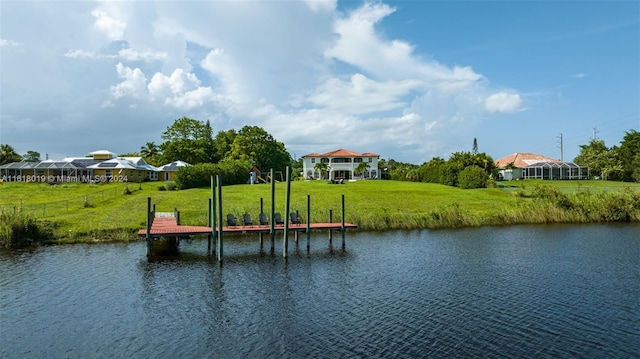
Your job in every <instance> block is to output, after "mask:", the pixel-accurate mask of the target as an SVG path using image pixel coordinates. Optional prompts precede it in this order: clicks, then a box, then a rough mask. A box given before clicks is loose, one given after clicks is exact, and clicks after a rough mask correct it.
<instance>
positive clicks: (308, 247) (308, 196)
mask: <svg viewBox="0 0 640 359" xmlns="http://www.w3.org/2000/svg"><path fill="white" fill-rule="evenodd" d="M310 249H311V195H309V194H308V195H307V252H308V251H309V250H310Z"/></svg>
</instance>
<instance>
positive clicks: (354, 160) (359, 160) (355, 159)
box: [353, 157, 362, 163]
mask: <svg viewBox="0 0 640 359" xmlns="http://www.w3.org/2000/svg"><path fill="white" fill-rule="evenodd" d="M353 162H354V163H360V162H362V158H360V157H358V158H354V159H353Z"/></svg>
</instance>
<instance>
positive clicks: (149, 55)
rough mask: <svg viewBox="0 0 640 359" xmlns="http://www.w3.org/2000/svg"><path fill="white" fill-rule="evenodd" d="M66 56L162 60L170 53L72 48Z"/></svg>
mask: <svg viewBox="0 0 640 359" xmlns="http://www.w3.org/2000/svg"><path fill="white" fill-rule="evenodd" d="M64 56H65V57H69V58H75V59H82V58H85V59H91V60H105V59H106V60H121V61H162V60H165V59H167V57H168V54H167V53H165V52H161V51H152V50H147V51H136V50H133V49H130V48H126V49H121V50H119V51H118V53H117V54H103V53H97V52H92V51H85V50H70V51H68V52H67V53H65V54H64Z"/></svg>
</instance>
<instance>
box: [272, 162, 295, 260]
mask: <svg viewBox="0 0 640 359" xmlns="http://www.w3.org/2000/svg"><path fill="white" fill-rule="evenodd" d="M286 172H287V173H286V179H287V180H286V191H285V196H284V238H283V240H282V257H283V258H285V259H286V258H287V252H288V251H289V201H290V198H289V195H290V192H291V181H290V178H289V166H287V167H286ZM271 180H272V181H273V178H272V179H271Z"/></svg>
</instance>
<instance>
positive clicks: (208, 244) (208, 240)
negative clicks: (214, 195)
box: [207, 198, 213, 254]
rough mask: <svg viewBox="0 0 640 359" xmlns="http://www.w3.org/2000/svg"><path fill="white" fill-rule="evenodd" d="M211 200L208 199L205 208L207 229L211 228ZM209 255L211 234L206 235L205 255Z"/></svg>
mask: <svg viewBox="0 0 640 359" xmlns="http://www.w3.org/2000/svg"><path fill="white" fill-rule="evenodd" d="M212 215H213V214H212V213H211V198H209V205H208V206H207V227H211V216H212ZM210 253H211V233H209V235H207V254H210Z"/></svg>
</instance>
